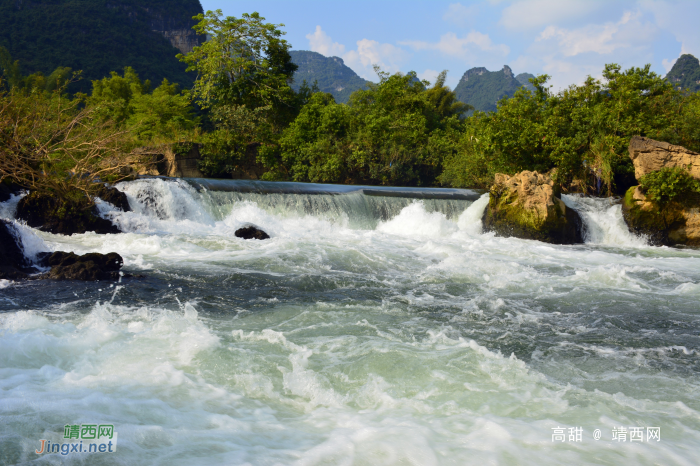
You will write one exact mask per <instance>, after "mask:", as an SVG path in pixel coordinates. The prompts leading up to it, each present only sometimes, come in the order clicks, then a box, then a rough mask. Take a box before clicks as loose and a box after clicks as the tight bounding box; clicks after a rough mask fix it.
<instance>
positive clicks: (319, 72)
mask: <svg viewBox="0 0 700 466" xmlns="http://www.w3.org/2000/svg"><path fill="white" fill-rule="evenodd" d="M289 54H290V55H291V57H292V61H293V62H294V64H295V65H297V66H298V67H299V69H297V71H296V72H295V73H294V84H293V85H292V87H293V88H294V89H299V87H300V86H301V84H302V83H303V82H304V80H306V83H307V84H308V85H309V86H311V85H313V83H314V82H317V83H318V87H319V90H321V91H322V92H328V93H330V94H332V95H333V97H334V98H335V101H336V102H338V103H347V101H348V99H349V98H350V94H352V93H353V92H355V91H357V90H360V89H365V88H366V87H367V83H368V82H369V81H367V80H365V79H362V78H361V77H359V76H358V75H357V73H355V72H354V71H353V70H352V69H351V68H350V67H348V66H347V65H346V64H345V62H344V61H343V59H342V58H340V57H326V56H324V55H321V54H320V53H318V52H311V51H308V50H291V51H290V52H289Z"/></svg>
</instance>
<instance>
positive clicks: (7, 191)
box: [0, 181, 22, 202]
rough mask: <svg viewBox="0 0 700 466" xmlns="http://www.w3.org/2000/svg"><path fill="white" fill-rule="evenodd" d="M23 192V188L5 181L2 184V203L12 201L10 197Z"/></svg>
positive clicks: (0, 193) (0, 188) (0, 196)
mask: <svg viewBox="0 0 700 466" xmlns="http://www.w3.org/2000/svg"><path fill="white" fill-rule="evenodd" d="M21 192H22V187H21V186H20V185H18V184H14V183H10V182H8V181H3V182H2V183H0V202H5V201H9V200H10V196H12V195H13V194H19V193H21Z"/></svg>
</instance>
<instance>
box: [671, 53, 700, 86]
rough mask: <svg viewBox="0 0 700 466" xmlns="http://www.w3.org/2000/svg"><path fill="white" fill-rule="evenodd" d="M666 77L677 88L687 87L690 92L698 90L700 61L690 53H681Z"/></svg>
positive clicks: (699, 84)
mask: <svg viewBox="0 0 700 466" xmlns="http://www.w3.org/2000/svg"><path fill="white" fill-rule="evenodd" d="M666 79H667V80H668V81H670V82H671V83H673V85H674V86H675V87H676V88H677V89H687V90H689V91H691V92H698V91H700V62H699V61H698V59H697V58H695V57H694V56H692V55H689V54H686V55H681V56H680V58H679V59H678V60H676V63H674V64H673V68H671V71H669V72H668V74H667V75H666Z"/></svg>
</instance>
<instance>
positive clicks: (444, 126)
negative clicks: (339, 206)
mask: <svg viewBox="0 0 700 466" xmlns="http://www.w3.org/2000/svg"><path fill="white" fill-rule="evenodd" d="M378 74H379V78H380V82H379V84H376V85H374V84H370V87H369V89H367V90H362V91H356V92H355V93H353V94H352V96H351V98H350V103H349V105H344V104H338V103H336V102H335V101H334V100H333V97H332V96H331V95H330V94H325V93H316V94H314V95H313V96H312V97H311V99H310V101H309V103H308V104H307V105H306V106H305V107H304V108H303V109H302V110H301V113H300V114H299V116H298V117H297V118H296V120H294V122H293V123H292V124H291V125H290V126H289V128H287V129H286V130H285V131H284V133H283V135H282V137H281V139H280V141H279V151H280V153H281V162H280V163H281V164H282V165H283V166H284V167H285V172H286V173H288V176H289V177H290V178H292V179H293V180H295V181H312V182H332V183H353V184H358V183H364V184H385V185H406V186H429V185H432V184H434V183H435V180H436V177H437V176H438V175H439V174H440V171H441V169H442V160H443V158H444V157H445V156H446V155H447V154H449V153H452V152H453V151H454V150H455V148H456V147H455V144H456V142H457V138H458V134H459V129H460V126H461V125H462V122H461V121H460V119H459V115H460V114H461V113H463V112H464V111H465V110H467V109H468V107H467V106H466V105H464V104H462V103H460V102H457V101H456V97H455V95H454V93H453V92H451V91H450V90H449V89H448V88H446V87H445V86H444V80H445V74H444V73H443V74H441V76H440V78H439V79H438V80H437V82H436V83H435V85H434V86H433V87H431V88H426V85H427V84H428V83H427V82H421V81H419V80H417V79H416V77H415V74H413V73H409V74H408V75H404V76H402V75H398V74H397V75H393V76H391V75H389V74H388V73H383V72H379V73H378Z"/></svg>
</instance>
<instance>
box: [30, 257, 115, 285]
mask: <svg viewBox="0 0 700 466" xmlns="http://www.w3.org/2000/svg"><path fill="white" fill-rule="evenodd" d="M39 263H40V264H41V265H42V266H44V267H51V271H50V272H49V273H48V276H47V277H46V278H51V279H53V280H87V281H94V280H116V279H118V278H119V269H120V268H121V267H122V265H124V260H123V259H122V257H121V256H120V255H119V254H117V253H116V252H110V253H109V254H98V253H94V252H93V253H89V254H83V255H82V256H78V255H77V254H75V253H72V252H62V251H57V252H54V253H45V254H42V255H41V256H40V258H39Z"/></svg>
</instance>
